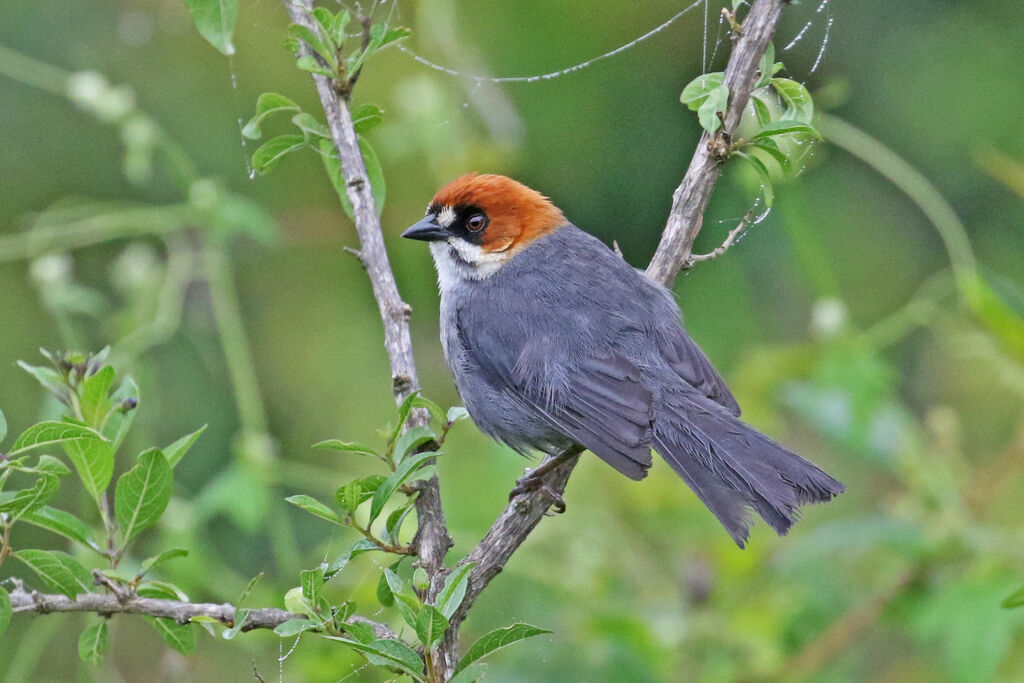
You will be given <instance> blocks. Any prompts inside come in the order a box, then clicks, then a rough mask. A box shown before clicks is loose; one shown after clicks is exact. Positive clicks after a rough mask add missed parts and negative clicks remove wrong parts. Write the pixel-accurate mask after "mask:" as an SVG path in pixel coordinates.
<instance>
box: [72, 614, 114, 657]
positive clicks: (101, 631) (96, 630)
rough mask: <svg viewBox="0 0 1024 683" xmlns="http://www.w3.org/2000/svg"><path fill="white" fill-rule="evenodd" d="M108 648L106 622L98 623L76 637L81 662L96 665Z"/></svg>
mask: <svg viewBox="0 0 1024 683" xmlns="http://www.w3.org/2000/svg"><path fill="white" fill-rule="evenodd" d="M109 647H110V634H109V633H108V632H107V620H106V619H103V618H102V617H101V618H100V620H99V622H98V623H96V624H93V625H92V626H89V627H88V628H87V629H85V630H84V631H82V635H80V636H79V637H78V657H79V659H81V660H82V661H83V662H89V663H91V664H94V665H98V664H99V663H100V661H101V660H102V659H103V655H104V653H106V651H107V648H109Z"/></svg>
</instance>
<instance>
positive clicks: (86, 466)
mask: <svg viewBox="0 0 1024 683" xmlns="http://www.w3.org/2000/svg"><path fill="white" fill-rule="evenodd" d="M62 445H63V447H64V453H65V455H67V456H68V459H69V460H70V461H71V464H72V465H74V466H75V471H76V472H78V477H79V479H81V480H82V485H83V486H85V490H86V491H88V492H89V495H90V496H92V499H93V500H95V501H96V504H97V505H99V504H100V499H101V498H102V497H103V493H104V492H105V491H106V490H107V486H109V485H110V480H111V478H112V477H113V476H114V446H113V444H111V443H110V442H109V441H106V440H103V439H100V438H97V437H95V436H94V437H93V438H88V439H87V438H83V439H71V440H68V441H65V442H64V443H63V444H62Z"/></svg>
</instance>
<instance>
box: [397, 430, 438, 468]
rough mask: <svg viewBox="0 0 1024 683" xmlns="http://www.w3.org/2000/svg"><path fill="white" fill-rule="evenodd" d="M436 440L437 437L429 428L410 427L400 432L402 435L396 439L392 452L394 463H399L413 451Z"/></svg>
mask: <svg viewBox="0 0 1024 683" xmlns="http://www.w3.org/2000/svg"><path fill="white" fill-rule="evenodd" d="M436 438H437V435H436V434H434V430H433V429H431V428H430V427H426V426H418V427H410V428H409V429H407V430H405V431H404V432H402V435H401V436H399V437H398V441H397V442H396V443H395V448H394V452H393V456H394V460H395V462H396V463H400V462H401V461H402V460H404V459H405V458H406V456H408V455H409V454H410V453H412V452H413V451H414V450H415V449H417V448H419V447H420V446H422V445H423V444H425V443H427V442H429V441H432V440H434V439H436Z"/></svg>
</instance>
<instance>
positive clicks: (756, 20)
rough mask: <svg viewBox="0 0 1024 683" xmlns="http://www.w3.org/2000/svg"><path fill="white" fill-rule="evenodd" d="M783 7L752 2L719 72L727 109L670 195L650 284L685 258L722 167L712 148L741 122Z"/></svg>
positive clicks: (671, 274) (778, 0)
mask: <svg viewBox="0 0 1024 683" xmlns="http://www.w3.org/2000/svg"><path fill="white" fill-rule="evenodd" d="M783 4H784V0H756V1H755V2H754V4H753V5H752V6H751V7H750V11H749V12H748V13H747V16H746V17H745V18H744V20H743V26H742V27H741V29H742V33H741V35H740V36H739V39H738V40H736V44H735V46H734V47H733V51H732V54H731V55H730V57H729V64H728V65H727V66H726V67H725V80H724V81H723V83H724V85H726V86H727V87H728V88H729V109H728V111H726V112H725V117H724V120H723V125H722V128H721V129H720V130H719V131H718V132H717V133H715V134H714V135H711V134H710V133H708V132H707V131H705V132H704V133H703V134H702V135H701V137H700V142H699V143H697V150H696V151H695V152H694V153H693V159H691V160H690V166H689V168H687V169H686V175H684V176H683V181H682V182H681V183H679V187H677V188H676V191H675V192H674V193H673V195H672V211H671V213H669V217H668V223H667V224H666V225H665V231H664V232H663V233H662V235H661V242H660V243H659V244H658V249H657V251H656V252H655V253H654V258H652V259H651V263H650V265H648V266H647V276H648V277H649V278H651V279H652V280H655V281H657V282H660V283H662V284H665V285H669V286H671V284H672V282H673V281H674V280H675V279H676V275H678V274H679V270H680V269H681V268H682V267H683V265H684V264H686V262H687V259H689V257H690V252H691V251H692V250H693V241H694V240H695V239H697V233H699V232H700V228H701V225H702V224H703V222H704V211H705V210H706V209H707V208H708V201H709V200H710V199H711V191H712V190H713V189H714V187H715V183H716V182H717V181H718V174H719V173H720V172H721V167H722V162H723V161H724V157H723V156H722V155H721V153H720V152H719V151H718V145H717V144H716V143H717V142H718V141H720V140H728V139H729V136H731V135H732V133H733V131H735V130H736V126H737V125H738V124H739V122H740V118H741V117H742V116H743V110H744V109H745V108H746V106H747V100H748V99H749V98H750V92H751V91H752V90H753V86H754V74H755V72H756V71H757V63H758V61H760V59H761V55H763V54H764V51H765V49H766V48H767V47H768V44H769V43H770V42H771V40H772V36H773V35H775V28H776V26H778V23H779V16H780V15H781V14H782V5H783ZM734 39H735V36H734Z"/></svg>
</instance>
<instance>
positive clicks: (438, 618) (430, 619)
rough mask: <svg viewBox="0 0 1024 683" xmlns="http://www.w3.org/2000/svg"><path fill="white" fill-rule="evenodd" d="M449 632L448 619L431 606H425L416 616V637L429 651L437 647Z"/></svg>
mask: <svg viewBox="0 0 1024 683" xmlns="http://www.w3.org/2000/svg"><path fill="white" fill-rule="evenodd" d="M447 630H448V618H447V617H445V615H443V614H441V612H440V611H439V610H438V609H437V608H436V607H433V606H431V605H424V606H423V607H422V608H421V609H420V611H419V614H417V615H416V637H418V638H419V639H420V642H421V643H422V644H423V647H425V648H426V649H428V650H433V649H434V648H436V647H437V645H438V643H440V642H441V639H442V638H444V633H445V631H447Z"/></svg>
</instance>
